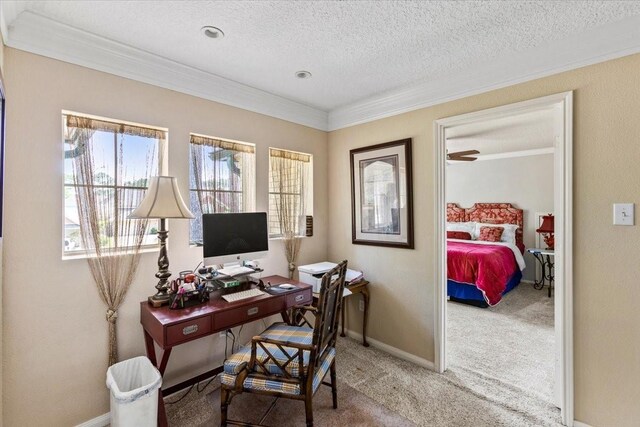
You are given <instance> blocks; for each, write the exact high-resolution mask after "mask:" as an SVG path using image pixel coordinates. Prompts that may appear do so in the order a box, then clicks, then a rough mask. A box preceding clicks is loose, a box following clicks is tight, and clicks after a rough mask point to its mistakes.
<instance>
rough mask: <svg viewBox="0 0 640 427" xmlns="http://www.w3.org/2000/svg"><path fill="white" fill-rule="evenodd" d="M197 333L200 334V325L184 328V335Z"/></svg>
mask: <svg viewBox="0 0 640 427" xmlns="http://www.w3.org/2000/svg"><path fill="white" fill-rule="evenodd" d="M195 332H198V325H190V326H187V327H184V328H182V335H190V334H193V333H195Z"/></svg>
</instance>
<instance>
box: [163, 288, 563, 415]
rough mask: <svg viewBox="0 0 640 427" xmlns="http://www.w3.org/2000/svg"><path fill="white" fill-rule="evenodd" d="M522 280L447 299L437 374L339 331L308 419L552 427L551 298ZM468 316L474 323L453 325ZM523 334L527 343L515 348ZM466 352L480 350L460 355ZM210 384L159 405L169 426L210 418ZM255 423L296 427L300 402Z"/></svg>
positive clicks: (245, 404) (249, 410) (234, 411)
mask: <svg viewBox="0 0 640 427" xmlns="http://www.w3.org/2000/svg"><path fill="white" fill-rule="evenodd" d="M528 288H530V285H527V284H521V285H520V286H519V287H518V288H516V290H514V291H513V292H511V293H510V294H509V295H507V297H508V298H507V297H505V299H504V301H503V302H501V303H500V304H499V305H498V306H497V307H496V308H491V309H478V308H475V307H469V306H464V305H460V304H454V303H450V304H449V314H450V318H449V350H450V353H449V358H450V362H451V369H450V370H449V371H447V372H446V373H445V374H442V375H441V374H437V373H435V372H433V371H430V370H428V369H425V368H420V367H418V366H416V365H414V364H413V363H410V362H406V361H404V360H400V359H398V358H396V357H393V356H391V355H389V354H387V353H384V352H382V351H380V350H378V349H375V348H373V347H369V348H365V347H362V345H360V344H359V343H358V342H356V341H354V340H352V339H349V338H339V339H338V352H337V354H338V356H337V366H338V379H339V384H338V385H339V387H338V397H339V405H338V409H337V410H333V409H332V408H331V393H330V390H329V388H328V387H325V386H322V387H321V389H320V391H319V392H318V393H317V394H316V396H315V398H314V416H315V425H316V426H319V427H322V426H331V427H333V426H408V425H419V426H434V427H436V426H455V427H466V426H468V427H472V426H473V427H484V426H559V425H560V424H559V421H560V411H559V410H558V409H557V408H555V407H554V406H553V404H551V403H550V402H549V399H548V396H549V393H548V391H549V389H548V387H549V385H548V384H549V383H548V381H547V380H546V379H545V378H548V377H549V375H553V371H552V370H551V371H549V364H548V363H547V362H548V360H547V359H546V358H547V357H548V358H549V360H551V361H552V358H553V353H552V352H551V353H550V351H552V346H553V333H552V332H553V328H552V324H553V301H552V300H550V299H548V298H547V297H546V292H545V291H534V290H532V289H531V291H533V292H529V290H530V289H528ZM470 323H471V324H475V325H479V326H482V327H483V329H476V328H474V329H469V328H463V327H462V325H465V324H466V325H468V324H470ZM541 325H543V326H541ZM549 331H551V336H549ZM500 337H502V338H501V339H500ZM523 338H526V339H523ZM416 339H420V338H418V337H417V338H416ZM496 340H498V341H501V342H502V344H501V345H502V353H505V354H504V357H502V356H499V357H497V358H490V356H488V354H489V353H488V349H489V348H490V347H494V348H495V344H496ZM523 342H524V343H527V342H528V343H529V344H527V345H524V346H523V347H520V344H522V343H523ZM550 349H551V350H550ZM474 354H475V355H479V356H480V357H477V358H473V357H466V356H468V355H474ZM515 355H518V356H523V357H524V359H523V360H528V361H529V362H530V363H529V362H527V363H524V364H522V365H520V368H516V367H514V366H513V364H509V363H506V362H505V360H506V361H508V360H510V359H509V357H510V356H515ZM494 359H495V360H494ZM549 372H551V373H549ZM532 375H533V377H532ZM217 384H219V383H217V380H216V381H214V383H212V384H211V385H210V386H209V387H208V388H207V389H206V390H204V391H203V392H202V393H197V391H196V390H195V389H194V390H192V391H191V392H190V394H189V395H187V396H186V398H184V399H183V400H182V401H180V402H179V403H177V404H174V405H168V406H167V412H168V414H169V421H170V425H171V426H204V425H208V426H212V425H219V419H220V418H219V417H220V409H219V392H218V391H217V390H215V389H216V387H217ZM179 397H180V395H179V394H177V395H174V396H170V397H169V398H167V400H168V401H174V400H176V399H177V398H179ZM272 400H273V399H272V398H260V399H256V398H255V396H250V395H244V396H239V397H238V398H236V399H234V402H233V403H232V405H231V412H230V415H231V417H232V418H240V419H242V420H246V421H253V422H256V421H258V420H259V419H260V418H261V417H262V416H263V414H264V413H265V412H266V410H267V409H268V407H269V405H270V404H271V402H272ZM264 423H265V424H266V425H269V426H273V427H276V426H304V425H305V423H304V407H303V404H302V403H301V402H293V401H286V400H284V399H280V400H279V401H278V402H277V404H276V406H275V407H274V409H273V410H272V412H271V413H270V414H269V416H268V417H267V418H266V419H265V420H264Z"/></svg>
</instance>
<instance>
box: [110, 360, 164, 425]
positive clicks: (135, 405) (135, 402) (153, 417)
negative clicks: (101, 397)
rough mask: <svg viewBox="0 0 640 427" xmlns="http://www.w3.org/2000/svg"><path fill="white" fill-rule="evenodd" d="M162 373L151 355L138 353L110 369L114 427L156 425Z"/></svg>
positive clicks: (112, 423) (112, 421) (112, 422)
mask: <svg viewBox="0 0 640 427" xmlns="http://www.w3.org/2000/svg"><path fill="white" fill-rule="evenodd" d="M160 386H162V376H161V375H160V372H158V370H157V369H156V367H155V366H153V364H152V363H151V361H150V360H149V359H147V358H146V357H144V356H140V357H134V358H133V359H129V360H125V361H122V362H119V363H116V364H114V365H112V366H110V367H109V369H107V387H108V388H109V390H111V399H110V400H111V426H112V427H145V426H149V427H155V426H156V425H157V418H158V389H159V388H160Z"/></svg>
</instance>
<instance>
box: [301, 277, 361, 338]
mask: <svg viewBox="0 0 640 427" xmlns="http://www.w3.org/2000/svg"><path fill="white" fill-rule="evenodd" d="M344 288H345V289H349V290H350V291H351V293H352V294H362V298H363V299H364V313H363V318H362V345H363V346H365V347H369V343H368V342H367V321H368V320H369V282H368V281H366V280H361V281H359V282H358V283H354V284H353V285H350V286H345V287H344ZM349 296H351V295H349ZM313 303H314V305H316V304H317V303H318V294H317V293H314V294H313ZM345 308H346V306H345V304H342V310H340V321H341V322H342V333H341V334H340V336H341V337H346V335H345V333H344V312H345Z"/></svg>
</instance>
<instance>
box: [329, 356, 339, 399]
mask: <svg viewBox="0 0 640 427" xmlns="http://www.w3.org/2000/svg"><path fill="white" fill-rule="evenodd" d="M330 375H331V396H332V397H333V409H338V387H337V384H336V359H333V363H331V371H330Z"/></svg>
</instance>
